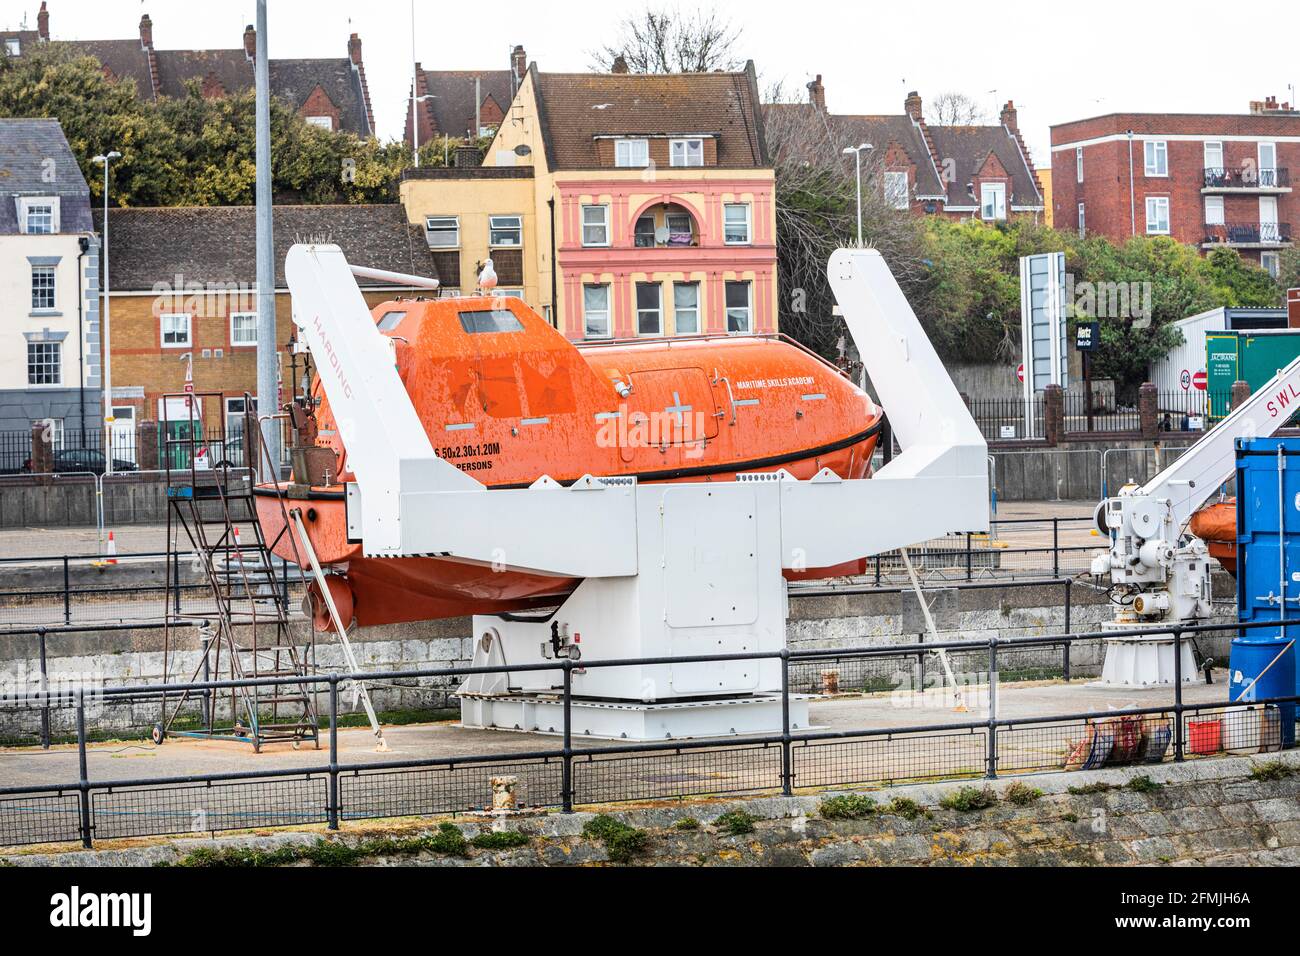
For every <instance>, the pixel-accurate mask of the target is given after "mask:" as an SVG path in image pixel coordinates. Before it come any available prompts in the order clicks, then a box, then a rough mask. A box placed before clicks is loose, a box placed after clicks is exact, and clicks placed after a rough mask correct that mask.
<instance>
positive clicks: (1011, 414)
mask: <svg viewBox="0 0 1300 956" xmlns="http://www.w3.org/2000/svg"><path fill="white" fill-rule="evenodd" d="M966 405H967V407H968V408H969V409H970V413H971V417H972V418H974V419H975V424H976V425H977V426H978V427H979V430H980V433H981V434H983V436H984V437H985V439H987V440H988V441H1015V440H1020V439H1028V440H1033V439H1040V438H1043V437H1044V434H1045V432H1044V428H1043V423H1044V418H1043V416H1044V408H1043V406H1044V402H1043V395H1042V393H1041V392H1040V393H1039V394H1038V395H1036V396H1035V397H1034V399H1033V400H1032V401H1031V402H1028V403H1027V402H1026V401H1025V400H1024V399H1023V398H974V399H968V400H967V402H966Z"/></svg>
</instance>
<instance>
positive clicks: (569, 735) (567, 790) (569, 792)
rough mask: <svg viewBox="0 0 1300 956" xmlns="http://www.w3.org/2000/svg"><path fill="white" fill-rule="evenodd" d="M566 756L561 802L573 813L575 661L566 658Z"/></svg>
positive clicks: (562, 772)
mask: <svg viewBox="0 0 1300 956" xmlns="http://www.w3.org/2000/svg"><path fill="white" fill-rule="evenodd" d="M563 664H564V754H563V757H562V758H561V759H562V760H563V767H562V768H561V775H560V802H561V804H562V809H563V811H564V812H565V813H572V812H573V661H571V660H570V659H569V658H567V657H566V658H564V661H563Z"/></svg>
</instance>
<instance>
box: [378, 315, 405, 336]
mask: <svg viewBox="0 0 1300 956" xmlns="http://www.w3.org/2000/svg"><path fill="white" fill-rule="evenodd" d="M404 318H406V313H405V312H385V313H384V314H383V315H382V316H381V317H380V319H379V331H380V332H391V331H393V329H395V328H397V327H398V326H399V325H401V324H402V319H404Z"/></svg>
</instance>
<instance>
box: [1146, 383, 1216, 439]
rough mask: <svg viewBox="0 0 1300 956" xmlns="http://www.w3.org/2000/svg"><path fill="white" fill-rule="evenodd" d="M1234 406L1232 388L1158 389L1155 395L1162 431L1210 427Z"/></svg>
mask: <svg viewBox="0 0 1300 956" xmlns="http://www.w3.org/2000/svg"><path fill="white" fill-rule="evenodd" d="M1231 409H1232V393H1231V392H1214V393H1211V392H1206V391H1201V390H1200V389H1199V388H1196V387H1192V388H1188V389H1185V390H1180V391H1176V392H1159V393H1157V396H1156V411H1157V414H1158V416H1159V421H1160V430H1161V431H1162V432H1202V431H1207V430H1209V429H1210V428H1213V427H1214V426H1215V425H1217V424H1218V423H1219V421H1220V420H1222V419H1223V418H1224V417H1226V416H1227V414H1228V412H1229V411H1231Z"/></svg>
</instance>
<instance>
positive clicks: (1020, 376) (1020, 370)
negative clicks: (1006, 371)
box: [1016, 362, 1025, 385]
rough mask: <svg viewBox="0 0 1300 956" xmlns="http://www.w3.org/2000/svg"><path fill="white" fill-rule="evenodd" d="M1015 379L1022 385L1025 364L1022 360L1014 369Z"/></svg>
mask: <svg viewBox="0 0 1300 956" xmlns="http://www.w3.org/2000/svg"><path fill="white" fill-rule="evenodd" d="M1016 381H1018V382H1020V384H1022V385H1023V384H1024V383H1025V366H1024V363H1023V362H1022V363H1021V364H1020V366H1019V368H1017V369H1016Z"/></svg>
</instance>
